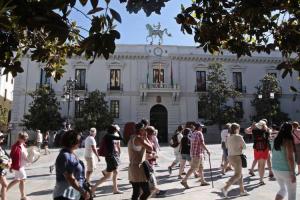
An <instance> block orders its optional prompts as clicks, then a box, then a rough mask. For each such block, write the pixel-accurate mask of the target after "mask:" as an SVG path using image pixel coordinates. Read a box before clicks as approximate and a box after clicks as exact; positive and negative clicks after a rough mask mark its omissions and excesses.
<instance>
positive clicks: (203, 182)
mask: <svg viewBox="0 0 300 200" xmlns="http://www.w3.org/2000/svg"><path fill="white" fill-rule="evenodd" d="M207 185H209V183H208V182H206V181H202V182H201V184H200V186H207Z"/></svg>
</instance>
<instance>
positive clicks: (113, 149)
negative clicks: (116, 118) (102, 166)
mask: <svg viewBox="0 0 300 200" xmlns="http://www.w3.org/2000/svg"><path fill="white" fill-rule="evenodd" d="M103 139H104V140H105V142H106V145H107V146H106V148H107V154H108V156H118V155H119V154H120V152H118V150H117V146H116V145H117V144H116V143H117V141H118V140H123V138H122V137H121V136H120V135H119V134H118V135H116V134H106V135H105V136H104V138H103Z"/></svg>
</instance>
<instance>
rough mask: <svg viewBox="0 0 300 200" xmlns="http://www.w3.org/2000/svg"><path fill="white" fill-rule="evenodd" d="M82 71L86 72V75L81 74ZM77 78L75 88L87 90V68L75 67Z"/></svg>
mask: <svg viewBox="0 0 300 200" xmlns="http://www.w3.org/2000/svg"><path fill="white" fill-rule="evenodd" d="M78 72H79V73H78ZM81 72H84V75H81ZM78 76H79V77H78ZM82 78H83V80H82ZM75 80H76V84H75V90H85V87H86V69H82V68H79V69H75Z"/></svg>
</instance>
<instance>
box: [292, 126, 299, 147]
mask: <svg viewBox="0 0 300 200" xmlns="http://www.w3.org/2000/svg"><path fill="white" fill-rule="evenodd" d="M292 135H293V138H294V143H295V144H300V129H295V130H293V132H292Z"/></svg>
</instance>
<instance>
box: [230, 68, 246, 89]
mask: <svg viewBox="0 0 300 200" xmlns="http://www.w3.org/2000/svg"><path fill="white" fill-rule="evenodd" d="M232 77H233V86H234V89H235V90H237V91H239V92H243V82H242V72H233V74H232Z"/></svg>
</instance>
